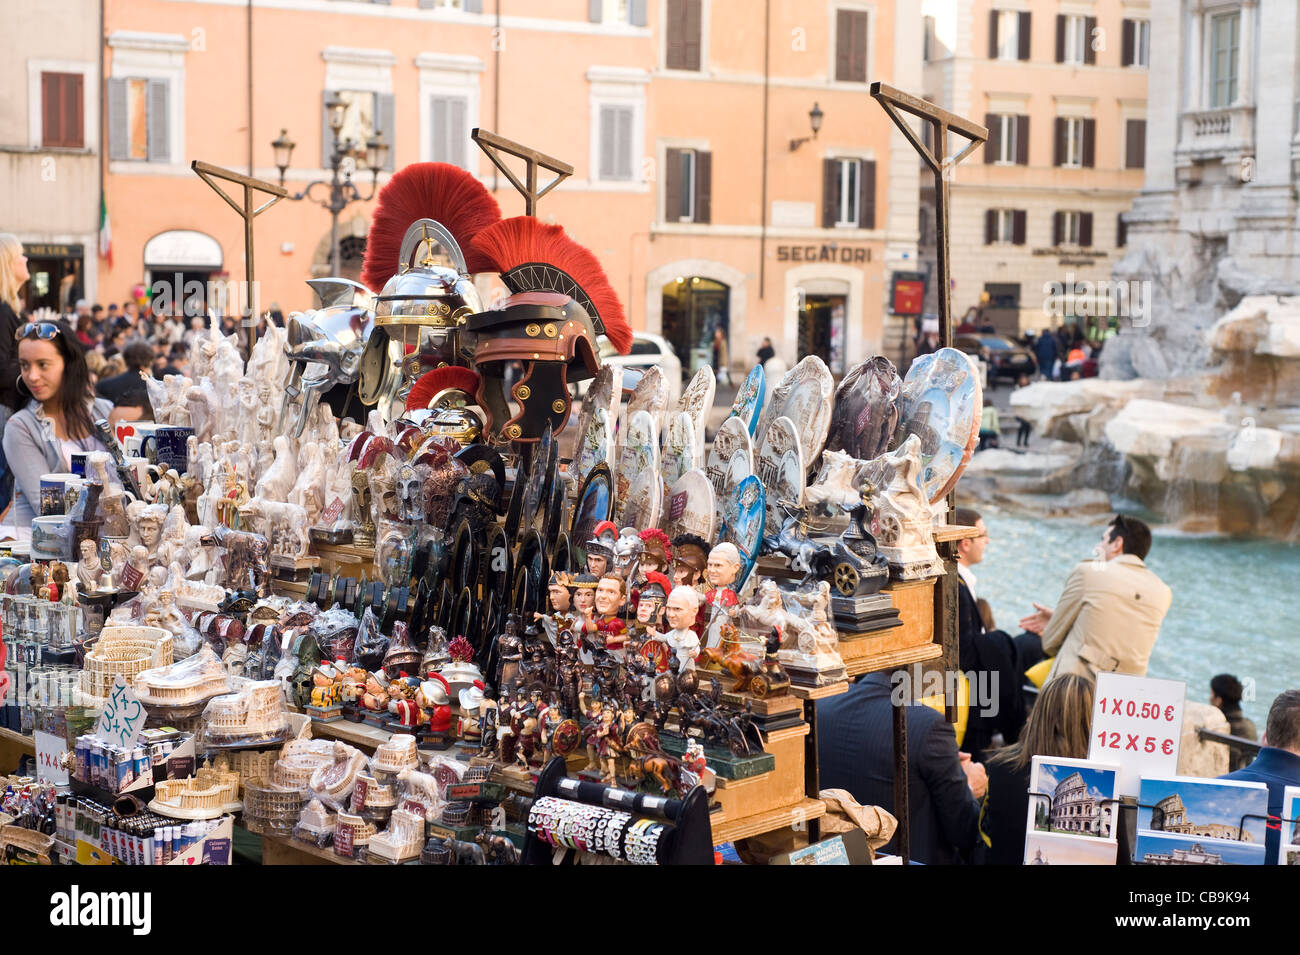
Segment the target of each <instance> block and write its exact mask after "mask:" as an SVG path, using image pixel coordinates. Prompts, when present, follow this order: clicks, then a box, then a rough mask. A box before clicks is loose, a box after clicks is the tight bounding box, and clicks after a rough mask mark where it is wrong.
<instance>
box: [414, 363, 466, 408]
mask: <svg viewBox="0 0 1300 955" xmlns="http://www.w3.org/2000/svg"><path fill="white" fill-rule="evenodd" d="M478 386H479V375H478V372H476V371H471V370H470V369H468V368H460V367H458V366H456V365H448V366H447V367H445V368H435V369H433V371H426V372H425V373H424V374H423V375H421V376H420V377H419V378H418V379H417V380H416V382H415V384H414V385H412V386H411V391H410V393H409V394H408V395H407V396H406V410H407V411H415V410H419V409H422V408H428V407H429V404H430V402H432V401H433V396H434V395H436V394H438V392H440V391H446V390H447V389H448V388H459V389H460V390H461V391H463V392H465V394H466V395H468V396H469V398H470V400H471V401H473V400H474V394H475V392H477V391H478Z"/></svg>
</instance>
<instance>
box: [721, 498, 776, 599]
mask: <svg viewBox="0 0 1300 955" xmlns="http://www.w3.org/2000/svg"><path fill="white" fill-rule="evenodd" d="M722 520H723V524H724V525H725V529H724V531H723V539H724V540H729V541H731V543H733V544H735V545H736V548H737V549H738V550H739V551H740V560H741V567H740V576H739V577H737V578H736V582H735V584H734V585H733V586H732V590H737V591H738V590H740V588H741V587H742V586H743V585H744V583H745V579H746V578H747V577H748V576H749V573H750V571H752V570H753V569H754V561H755V560H757V559H758V550H759V548H760V547H762V546H763V530H764V528H765V527H766V526H767V494H766V492H765V489H764V488H763V482H762V481H760V480H759V479H758V477H757V476H756V475H753V474H751V475H750V476H749V477H747V478H745V479H744V480H743V481H741V482H740V484H738V485H737V486H736V487H735V488H733V489H732V491H731V493H730V494H729V495H728V496H727V499H726V501H724V502H723V505H722Z"/></svg>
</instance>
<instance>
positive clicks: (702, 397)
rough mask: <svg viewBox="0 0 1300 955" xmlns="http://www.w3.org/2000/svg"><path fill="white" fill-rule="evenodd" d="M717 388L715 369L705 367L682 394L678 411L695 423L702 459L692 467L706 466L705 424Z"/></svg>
mask: <svg viewBox="0 0 1300 955" xmlns="http://www.w3.org/2000/svg"><path fill="white" fill-rule="evenodd" d="M717 388H718V379H717V378H716V377H714V374H713V369H712V368H710V367H709V366H708V365H705V366H703V367H702V368H701V369H700V370H699V371H697V372H696V373H695V377H694V378H692V379H691V383H690V384H689V385H687V386H686V390H685V391H683V392H682V397H681V400H680V401H678V402H677V410H678V411H685V412H686V413H687V414H689V415H690V416H691V420H692V421H693V422H694V423H695V446H696V449H697V450H696V453H697V454H699V455H700V458H699V459H697V460H696V462H695V463H694V464H692V465H691V467H700V466H702V465H703V464H704V460H703V449H704V423H705V422H706V421H707V420H708V418H709V411H711V410H712V408H713V395H714V392H715V391H716V390H717Z"/></svg>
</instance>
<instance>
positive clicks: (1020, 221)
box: [1011, 209, 1025, 245]
mask: <svg viewBox="0 0 1300 955" xmlns="http://www.w3.org/2000/svg"><path fill="white" fill-rule="evenodd" d="M1011 241H1012V242H1013V243H1014V244H1015V245H1024V244H1025V210H1024V209H1017V210H1016V211H1015V212H1013V213H1011Z"/></svg>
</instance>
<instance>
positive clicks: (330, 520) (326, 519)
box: [320, 497, 343, 527]
mask: <svg viewBox="0 0 1300 955" xmlns="http://www.w3.org/2000/svg"><path fill="white" fill-rule="evenodd" d="M342 513H343V498H341V497H336V498H334V500H332V501H330V506H329V507H327V508H325V510H324V511H323V512H322V513H321V516H320V526H321V527H332V526H334V522H335V521H337V520H338V519H339V515H340V514H342Z"/></svg>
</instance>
